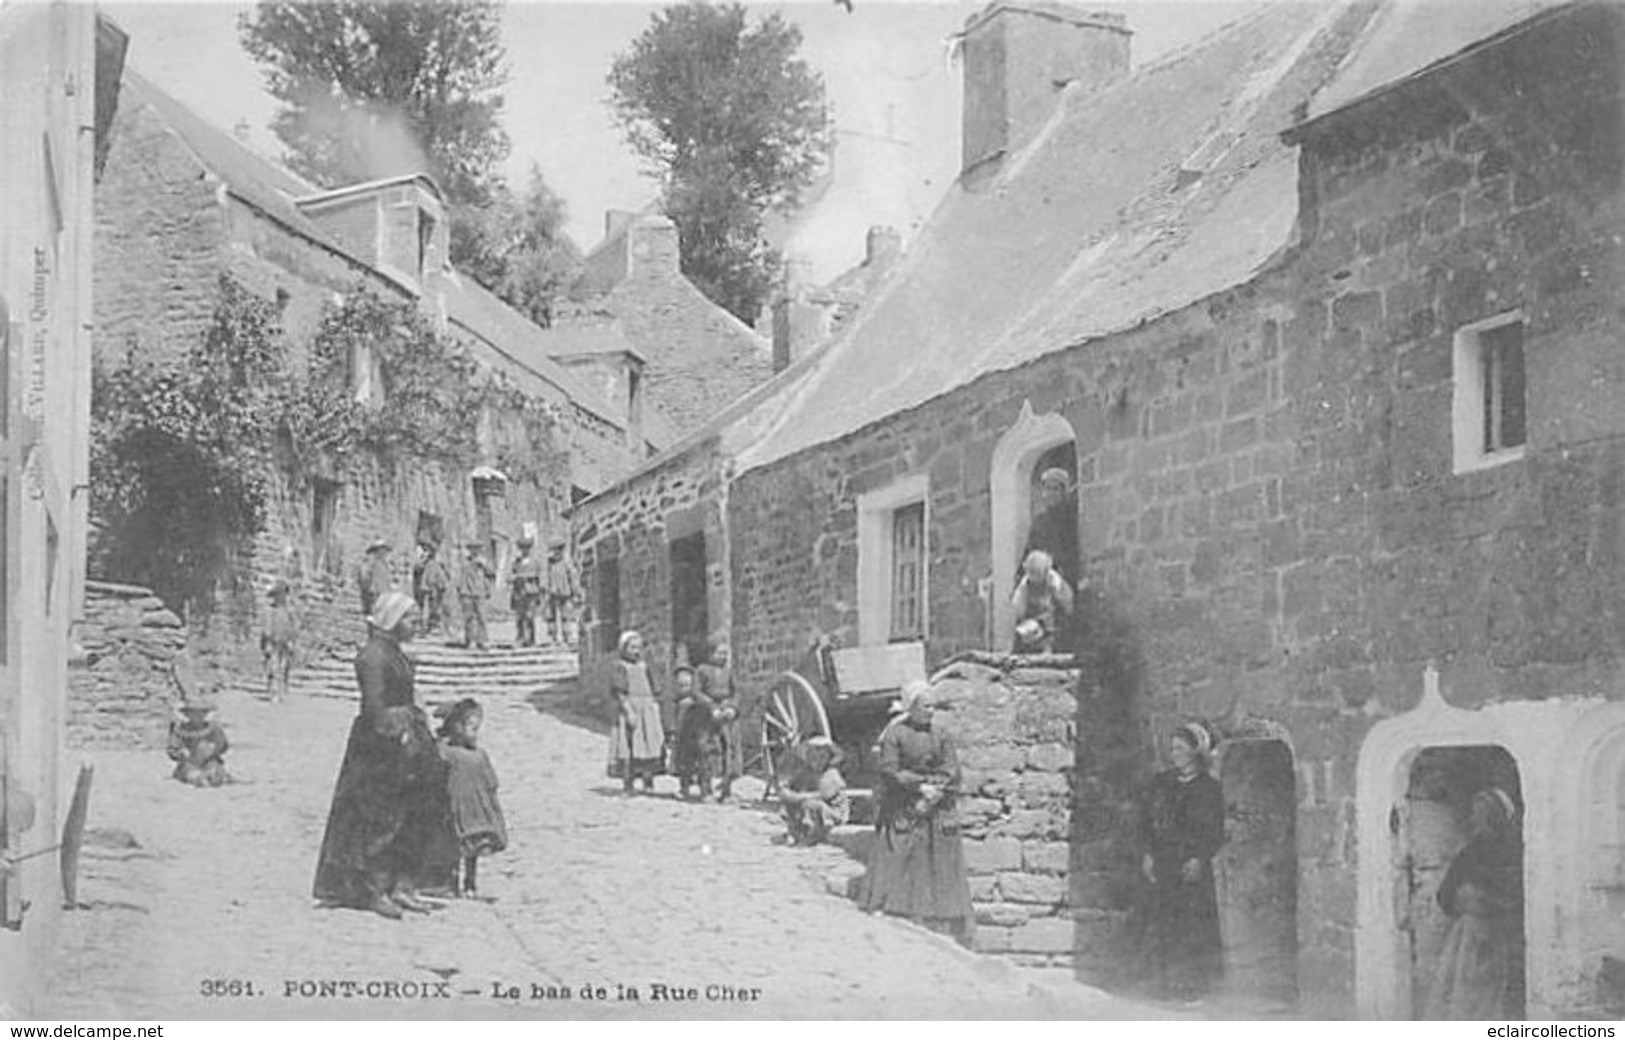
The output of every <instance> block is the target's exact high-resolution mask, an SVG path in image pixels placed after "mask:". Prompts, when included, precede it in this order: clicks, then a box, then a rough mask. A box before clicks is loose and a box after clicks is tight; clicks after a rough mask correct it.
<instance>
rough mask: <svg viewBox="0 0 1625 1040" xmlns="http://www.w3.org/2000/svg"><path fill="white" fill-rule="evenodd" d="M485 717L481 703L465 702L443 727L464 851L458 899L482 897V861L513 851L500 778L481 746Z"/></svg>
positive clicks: (454, 814) (443, 749)
mask: <svg viewBox="0 0 1625 1040" xmlns="http://www.w3.org/2000/svg"><path fill="white" fill-rule="evenodd" d="M484 716H485V712H484V711H483V710H482V709H481V708H480V704H479V702H478V701H476V700H474V698H472V697H465V698H464V699H462V700H460V701H458V702H457V703H456V704H455V705H453V706H452V709H451V711H450V712H448V713H447V714H446V718H445V721H444V722H442V723H441V725H440V754H441V757H442V758H443V759H444V760H445V762H446V766H447V776H446V784H447V787H448V788H449V789H450V794H451V821H452V826H453V828H454V829H455V830H456V832H457V840H458V843H459V845H460V846H461V851H462V877H461V878H460V879H459V881H458V884H457V888H456V892H457V894H458V895H464V896H470V897H473V896H475V895H477V890H476V880H475V874H476V871H477V868H478V866H479V858H480V857H481V856H488V855H490V854H491V853H493V852H501V851H502V850H503V849H505V848H507V847H508V825H507V823H506V822H505V821H504V820H503V818H502V803H501V802H499V801H498V800H497V774H496V770H495V769H494V768H493V767H492V766H491V758H490V756H489V755H487V754H486V753H485V751H484V750H483V749H481V748H480V746H479V735H480V722H481V721H482V720H483V719H484Z"/></svg>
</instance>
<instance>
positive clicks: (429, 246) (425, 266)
mask: <svg viewBox="0 0 1625 1040" xmlns="http://www.w3.org/2000/svg"><path fill="white" fill-rule="evenodd" d="M437 223H438V222H437V221H436V220H435V219H434V215H433V214H431V213H430V212H429V211H427V210H423V209H420V210H418V278H419V280H421V279H422V278H423V273H424V272H425V271H429V270H432V269H433V267H434V263H435V261H436V260H437V258H436V257H435V255H434V230H435V227H436V225H437Z"/></svg>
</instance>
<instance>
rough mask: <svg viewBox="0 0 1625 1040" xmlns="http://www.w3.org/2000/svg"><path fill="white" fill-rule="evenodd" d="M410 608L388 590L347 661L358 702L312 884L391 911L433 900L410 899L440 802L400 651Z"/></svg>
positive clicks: (336, 896)
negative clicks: (357, 649)
mask: <svg viewBox="0 0 1625 1040" xmlns="http://www.w3.org/2000/svg"><path fill="white" fill-rule="evenodd" d="M416 609H417V604H416V603H414V602H413V601H412V597H410V596H408V595H406V594H405V593H403V592H395V591H388V592H384V593H382V594H381V595H380V596H379V597H378V598H377V600H376V601H374V603H373V612H372V616H371V617H369V618H368V619H367V624H368V637H367V644H366V646H364V647H362V648H361V652H360V653H359V654H357V655H356V659H355V674H356V682H357V685H359V686H360V688H361V698H360V706H359V708H360V710H359V711H358V713H357V714H356V717H355V721H354V723H352V724H351V726H350V739H349V743H348V744H347V745H345V748H344V763H343V764H342V765H341V766H340V767H339V776H338V782H337V783H336V784H335V785H334V789H333V805H332V808H331V809H330V810H329V811H328V814H327V831H326V834H325V835H324V836H323V838H322V849H321V853H320V854H319V856H318V857H317V864H316V883H315V886H314V889H315V896H316V898H317V899H319V900H321V901H322V902H324V903H327V904H330V905H337V906H347V907H354V908H356V909H361V910H371V911H373V912H374V913H376V914H380V915H382V916H384V917H390V918H399V917H400V916H401V913H402V911H403V910H405V911H412V912H414V913H426V912H428V911H429V910H430V909H431V908H432V904H429V903H426V902H425V901H423V900H421V899H419V898H418V894H417V885H418V883H419V881H420V880H422V879H423V875H424V873H425V871H426V868H427V866H428V863H427V860H428V859H430V858H431V857H432V854H433V850H432V848H431V846H433V844H434V838H435V836H436V833H437V830H438V829H440V828H439V825H440V824H441V823H442V820H441V819H440V807H441V805H442V804H443V802H444V786H445V770H444V766H443V765H442V763H441V761H440V756H439V753H438V752H437V751H436V749H435V742H434V734H433V733H432V732H430V730H429V720H428V718H427V717H426V716H425V715H424V714H423V710H422V709H421V708H419V707H418V706H417V703H416V700H415V696H414V691H413V681H412V663H411V661H410V660H408V659H407V657H406V654H405V653H404V652H402V650H401V643H403V642H405V641H407V640H409V639H411V638H412V636H413V634H414V628H413V623H414V614H415V612H416Z"/></svg>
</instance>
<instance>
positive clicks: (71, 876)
mask: <svg viewBox="0 0 1625 1040" xmlns="http://www.w3.org/2000/svg"><path fill="white" fill-rule="evenodd" d="M95 775H96V767H95V766H92V765H82V766H80V767H79V779H78V781H77V782H76V783H75V784H74V785H73V804H72V805H71V806H69V807H68V818H67V820H66V822H64V823H63V824H62V858H61V864H62V906H63V908H64V909H67V910H76V909H78V907H79V849H80V848H81V847H82V846H83V845H84V841H85V817H86V816H87V815H88V814H89V812H90V782H91V780H92V779H94V778H95Z"/></svg>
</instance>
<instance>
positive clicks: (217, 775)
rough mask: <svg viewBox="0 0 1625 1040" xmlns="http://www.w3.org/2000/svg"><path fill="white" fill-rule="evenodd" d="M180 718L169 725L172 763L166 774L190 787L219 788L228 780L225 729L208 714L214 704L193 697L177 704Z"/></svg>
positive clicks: (212, 711)
mask: <svg viewBox="0 0 1625 1040" xmlns="http://www.w3.org/2000/svg"><path fill="white" fill-rule="evenodd" d="M180 713H181V716H182V717H181V718H180V719H176V720H173V721H171V722H170V724H169V745H168V749H167V750H168V752H169V758H170V760H171V761H173V762H174V763H175V772H173V773H172V774H170V775H171V776H173V777H174V778H175V779H176V780H179V781H181V782H182V783H187V784H191V785H192V786H193V787H219V786H220V785H221V784H229V783H230V782H231V774H230V773H228V772H226V749H227V748H228V747H230V746H231V745H230V744H229V743H228V742H227V740H226V731H225V729H224V728H222V727H221V725H220V723H218V722H216V721H215V720H214V719H213V718H211V717H210V716H211V715H213V714H214V705H213V704H212V703H211V702H210V701H208V700H207V699H205V698H202V697H194V698H192V699H190V700H188V701H186V702H185V703H183V704H182V705H181V706H180Z"/></svg>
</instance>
